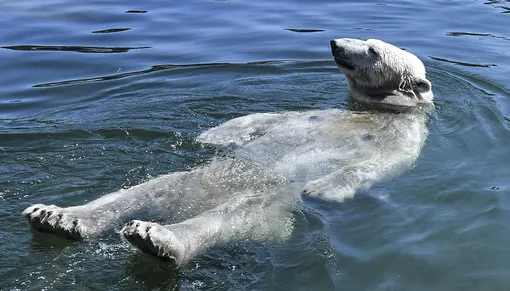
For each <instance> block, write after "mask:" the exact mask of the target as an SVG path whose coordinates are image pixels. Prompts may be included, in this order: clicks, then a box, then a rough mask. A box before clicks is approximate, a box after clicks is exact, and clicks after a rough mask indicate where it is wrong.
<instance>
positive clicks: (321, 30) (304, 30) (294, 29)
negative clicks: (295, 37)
mask: <svg viewBox="0 0 510 291" xmlns="http://www.w3.org/2000/svg"><path fill="white" fill-rule="evenodd" d="M283 30H288V31H292V32H305V33H306V32H324V31H326V30H325V29H309V28H285V29H283Z"/></svg>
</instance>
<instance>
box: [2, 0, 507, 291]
mask: <svg viewBox="0 0 510 291" xmlns="http://www.w3.org/2000/svg"><path fill="white" fill-rule="evenodd" d="M4 2H5V1H4ZM0 7H1V10H2V12H3V17H2V18H1V19H0V24H1V25H0V27H2V28H0V30H1V33H0V46H1V47H2V49H1V50H0V63H1V64H2V68H3V74H2V75H1V77H0V86H1V88H2V90H1V95H0V223H1V225H2V227H0V238H1V239H2V244H0V253H1V254H2V255H1V256H0V278H2V279H0V289H5V290H70V289H73V290H89V289H92V290H121V289H122V290H150V289H153V290H172V289H179V288H181V289H217V290H224V289H229V288H230V289H264V290H271V289H281V290H293V289H301V290H306V289H309V290H311V289H313V290H333V289H336V290H505V289H507V288H508V286H509V285H510V277H509V276H508V274H509V272H510V254H509V253H508V251H507V250H508V245H509V243H510V236H509V235H508V233H510V226H509V223H508V221H509V220H510V196H509V195H508V194H509V193H510V183H509V182H508V173H509V171H510V163H509V162H510V157H509V155H508V145H509V144H510V134H509V120H510V117H509V116H510V101H509V98H510V93H509V90H510V87H509V85H508V72H509V69H510V58H509V56H510V51H509V50H508V45H509V40H510V35H509V34H508V24H509V21H510V19H509V14H508V12H509V11H510V3H509V2H508V1H489V2H483V1H469V2H466V1H392V2H391V3H385V2H371V1H364V2H355V1H352V2H349V1H341V2H338V1H321V2H310V1H290V0H287V1H268V0H261V1H256V2H253V1H252V3H249V2H247V1H241V0H238V1H210V0H209V1H203V0H189V1H174V2H172V3H168V2H163V1H150V2H145V3H141V2H135V1H122V2H119V1H106V0H104V1H87V2H86V3H85V2H83V3H82V2H71V1H65V0H55V1H50V0H48V1H43V2H41V1H23V2H15V1H11V2H5V3H2V4H0ZM338 37H357V38H380V39H383V40H385V41H388V42H391V43H393V44H395V45H398V46H400V47H403V48H405V49H407V50H409V51H411V52H413V53H415V54H416V55H418V56H419V57H420V58H421V59H422V60H423V61H424V63H425V65H426V66H427V70H428V76H429V79H430V80H431V81H432V83H433V86H434V93H435V98H436V111H435V114H434V115H433V117H432V119H431V120H430V122H429V129H430V136H429V138H428V140H427V142H426V145H425V147H424V149H423V151H422V154H421V156H420V158H419V160H418V161H417V163H416V165H415V167H414V168H413V169H411V170H410V171H408V172H406V173H405V174H403V175H401V176H400V177H398V178H396V179H394V180H391V181H387V182H383V183H379V184H377V185H375V186H374V187H372V188H371V189H369V190H367V191H362V192H360V193H358V195H356V196H355V198H353V199H351V200H347V201H345V202H344V203H342V204H334V203H333V204H331V203H326V202H317V201H309V202H308V204H307V207H306V208H305V209H304V210H302V211H296V214H295V216H296V221H297V225H296V229H295V231H294V233H293V235H292V237H291V239H290V240H289V241H287V242H285V243H282V244H254V243H239V244H235V245H227V246H223V247H217V248H214V249H212V250H210V251H209V252H207V253H206V254H205V255H203V256H200V257H198V258H197V259H196V260H195V261H193V262H192V263H191V264H189V265H188V266H187V267H186V268H184V269H182V270H179V271H175V270H172V269H171V268H170V267H169V266H168V265H166V264H165V263H163V262H160V261H158V260H155V259H151V258H149V257H147V256H143V255H140V254H138V253H136V252H133V251H131V249H130V248H129V246H128V245H126V244H124V243H122V242H121V241H120V239H119V236H118V234H116V233H114V232H112V233H109V234H105V235H103V236H101V237H99V238H96V239H92V240H88V241H83V242H74V241H69V240H67V239H62V238H58V237H54V236H50V235H44V234H33V235H32V234H31V233H30V231H29V230H28V226H27V222H26V221H25V219H24V218H22V217H21V216H20V213H21V211H22V210H23V209H24V208H26V207H27V206H29V205H31V204H33V203H46V204H58V205H62V206H67V205H77V204H82V203H84V202H87V201H90V200H92V199H95V198H97V197H99V196H101V195H103V194H104V193H108V192H111V191H114V190H116V189H119V188H121V187H129V186H132V185H136V184H139V183H140V182H142V181H146V180H148V179H150V178H151V177H154V176H157V175H159V174H163V173H167V172H170V171H179V170H185V169H189V168H191V167H193V166H196V165H199V164H201V163H203V162H205V161H207V160H209V159H210V158H211V156H212V155H213V152H212V151H211V150H210V149H208V148H203V147H201V146H200V145H199V144H198V143H196V142H195V141H194V138H195V137H196V136H197V135H198V134H200V133H201V132H203V131H204V130H206V129H208V128H211V127H212V126H215V125H218V124H220V123H222V122H225V121H227V120H230V119H232V118H234V117H239V116H243V115H246V114H249V113H254V112H276V111H284V110H309V109H325V108H331V107H337V108H343V107H345V106H346V102H347V99H346V93H347V87H346V82H345V79H344V78H343V76H342V75H341V74H340V73H339V72H338V70H337V69H336V68H335V67H334V64H333V61H332V60H331V56H330V52H329V45H328V41H329V40H330V39H332V38H338Z"/></svg>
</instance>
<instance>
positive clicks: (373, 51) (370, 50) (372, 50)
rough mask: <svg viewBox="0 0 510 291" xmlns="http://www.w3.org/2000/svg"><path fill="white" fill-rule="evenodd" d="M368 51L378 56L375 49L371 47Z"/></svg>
mask: <svg viewBox="0 0 510 291" xmlns="http://www.w3.org/2000/svg"><path fill="white" fill-rule="evenodd" d="M368 51H369V52H371V53H372V54H374V55H376V56H377V52H376V51H375V49H374V48H373V47H369V48H368Z"/></svg>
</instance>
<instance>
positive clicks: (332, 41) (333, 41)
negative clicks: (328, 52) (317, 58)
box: [329, 39, 336, 50]
mask: <svg viewBox="0 0 510 291" xmlns="http://www.w3.org/2000/svg"><path fill="white" fill-rule="evenodd" d="M329 43H330V44H331V49H332V50H334V49H336V41H335V40H334V39H332V40H331V41H330V42H329Z"/></svg>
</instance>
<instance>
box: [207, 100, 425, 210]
mask: <svg viewBox="0 0 510 291" xmlns="http://www.w3.org/2000/svg"><path fill="white" fill-rule="evenodd" d="M426 136H427V129H426V115H425V114H416V115H413V114H392V113H366V112H350V111H342V110H336V109H332V110H320V111H308V112H297V113H296V112H289V113H280V114H253V115H249V116H245V117H241V118H237V119H233V120H231V121H229V122H227V123H225V124H223V125H220V126H218V127H216V128H213V129H211V130H209V131H207V132H205V133H204V134H202V135H201V136H200V137H199V140H201V141H203V142H207V143H212V144H215V145H216V146H219V147H230V148H231V149H232V151H233V152H234V153H235V154H236V156H239V157H242V158H244V159H246V160H249V161H251V162H253V163H256V164H262V165H264V166H266V167H268V168H271V169H272V170H275V171H277V172H279V173H281V174H283V176H285V177H286V178H287V179H288V180H289V181H292V182H293V183H298V184H300V185H301V186H302V188H303V191H304V192H305V193H316V194H317V195H320V196H322V197H323V198H329V199H332V200H343V199H344V198H345V197H348V196H352V195H353V194H354V192H355V191H356V190H357V189H358V188H359V187H364V186H370V185H371V184H373V183H374V182H376V181H378V180H381V179H384V178H386V177H389V176H391V175H395V174H398V173H399V172H401V171H403V170H404V169H405V168H407V167H409V166H411V164H412V163H413V162H414V161H415V160H416V158H417V157H418V155H419V153H420V150H421V148H422V145H423V142H424V140H425V138H426ZM314 187H315V188H317V189H315V188H314ZM325 192H327V193H326V194H325ZM328 193H329V194H328Z"/></svg>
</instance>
